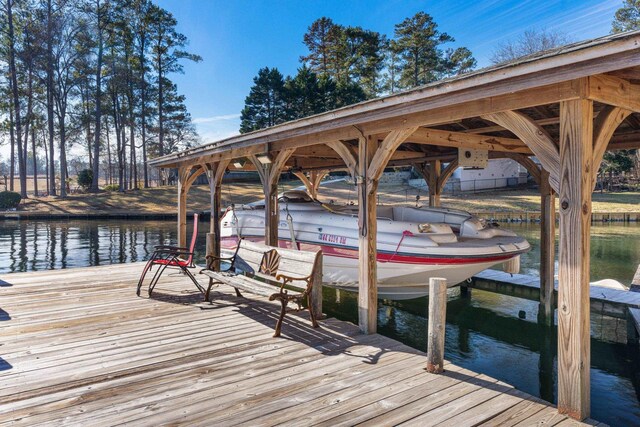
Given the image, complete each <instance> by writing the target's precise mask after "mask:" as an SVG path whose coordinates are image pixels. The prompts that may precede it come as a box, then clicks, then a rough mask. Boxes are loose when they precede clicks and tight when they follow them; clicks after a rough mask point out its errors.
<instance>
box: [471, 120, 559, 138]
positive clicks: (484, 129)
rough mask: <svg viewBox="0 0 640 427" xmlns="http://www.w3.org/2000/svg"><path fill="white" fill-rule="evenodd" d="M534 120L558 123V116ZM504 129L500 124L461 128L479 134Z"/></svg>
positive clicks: (539, 124) (540, 124)
mask: <svg viewBox="0 0 640 427" xmlns="http://www.w3.org/2000/svg"><path fill="white" fill-rule="evenodd" d="M535 122H536V124H537V125H538V126H548V125H557V124H558V123H560V117H549V118H547V119H540V120H536V121H535ZM505 130H507V129H505V128H503V127H502V126H485V127H481V128H475V129H468V130H463V131H462V133H475V134H481V133H493V132H504V131H505Z"/></svg>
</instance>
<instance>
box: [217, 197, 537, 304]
mask: <svg viewBox="0 0 640 427" xmlns="http://www.w3.org/2000/svg"><path fill="white" fill-rule="evenodd" d="M287 208H288V209H287ZM281 209H283V211H281V213H280V223H279V230H278V237H279V245H280V246H281V247H292V246H293V244H292V241H295V245H296V247H297V248H298V249H300V250H318V249H321V250H322V252H323V260H324V262H323V281H324V282H325V283H326V284H328V285H331V286H335V287H339V288H343V289H348V290H353V291H357V288H358V225H357V218H356V217H354V216H353V215H352V214H351V213H347V212H335V211H333V210H332V211H327V210H326V209H324V208H323V207H322V206H320V205H319V204H309V203H307V204H300V205H297V204H293V203H289V204H288V206H286V205H285V206H282V204H281ZM284 209H287V211H286V212H285V211H284ZM394 209H395V210H394V211H393V212H391V211H390V210H388V213H387V215H388V216H387V217H379V218H378V241H377V260H378V268H377V275H378V295H379V297H381V298H388V299H409V298H416V297H420V296H424V295H427V294H428V284H429V279H430V278H431V277H442V278H445V279H446V280H447V283H448V284H449V286H454V285H457V284H458V283H460V282H462V281H464V280H466V279H468V278H470V277H472V276H473V275H475V274H477V273H479V272H480V271H482V270H485V269H487V268H490V267H492V266H494V265H496V264H501V263H504V262H506V261H509V260H511V259H513V258H514V257H517V256H519V255H520V254H521V253H524V252H527V251H528V250H529V249H530V246H529V243H528V242H527V241H526V240H524V239H522V238H521V237H518V236H516V235H515V234H513V233H511V232H508V231H502V230H497V229H490V227H489V228H487V227H485V226H480V225H476V223H475V222H472V221H471V220H473V221H477V219H475V218H473V217H471V216H469V215H468V214H467V217H466V220H465V217H464V215H462V214H459V213H457V212H454V211H447V210H442V211H441V212H440V211H437V210H424V211H422V210H420V209H415V208H400V209H399V208H394ZM401 209H404V210H401ZM443 213H444V214H445V215H446V216H449V217H454V216H456V215H457V216H459V217H461V218H462V222H461V224H459V230H462V231H458V232H457V234H454V232H453V231H452V228H451V227H450V226H449V225H448V224H447V223H444V222H443V223H432V224H429V228H428V230H427V231H425V229H424V228H422V229H421V227H420V226H423V225H424V221H422V219H423V218H424V217H427V216H428V217H430V218H433V217H442V218H444V216H445V215H443ZM391 215H393V216H396V217H398V218H399V219H397V220H394V219H393V218H391V217H390V216H391ZM400 216H402V218H400ZM284 218H290V221H289V220H284ZM221 225H222V226H221V234H222V236H221V237H222V248H223V249H226V250H232V249H233V248H234V247H235V246H236V245H237V241H238V236H241V237H242V238H247V239H250V240H253V241H263V239H264V210H261V209H259V208H255V207H251V208H248V209H244V210H242V209H240V210H237V211H235V212H228V213H227V214H226V215H225V216H224V217H223V219H222V224H221ZM472 226H473V227H475V228H473V227H472ZM291 229H293V236H292V235H291V234H292V233H291ZM461 234H466V235H465V236H464V237H462V236H460V235H461ZM292 237H293V239H292Z"/></svg>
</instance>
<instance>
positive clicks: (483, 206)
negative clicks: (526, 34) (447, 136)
mask: <svg viewBox="0 0 640 427" xmlns="http://www.w3.org/2000/svg"><path fill="white" fill-rule="evenodd" d="M298 186H300V182H299V181H297V180H293V181H286V182H283V183H282V184H281V185H280V187H281V189H280V191H284V190H288V189H292V188H295V187H298ZM416 196H420V204H423V205H424V204H427V203H428V193H427V192H425V191H421V190H418V189H416V188H413V187H409V186H408V185H405V184H381V185H380V187H379V200H380V203H383V204H415V201H416ZM262 197H263V194H262V188H261V186H260V185H259V184H257V183H237V184H227V183H225V184H223V186H222V202H223V205H224V206H227V205H228V204H230V203H236V204H242V203H248V202H253V201H255V200H259V199H260V198H262ZM320 199H321V200H322V201H326V202H329V201H334V202H335V203H357V193H356V189H355V187H354V186H353V185H351V184H348V183H346V182H332V183H327V184H326V185H323V186H322V187H321V190H320ZM442 205H443V206H446V207H451V208H457V209H464V210H467V211H470V212H527V211H528V212H536V211H538V210H539V209H540V196H539V194H538V192H537V191H536V190H499V191H491V192H484V193H476V194H471V193H465V194H463V195H444V196H443V197H442ZM188 209H189V211H205V210H207V209H209V188H208V186H194V187H192V189H191V190H190V192H189V197H188ZM175 210H176V188H175V187H160V188H149V189H146V190H137V191H128V192H126V193H117V192H102V193H98V194H73V195H70V196H69V197H67V198H66V199H61V198H53V197H44V198H29V199H26V200H24V201H23V203H22V204H21V206H20V209H19V211H20V212H26V213H37V214H44V215H46V214H52V215H56V214H57V215H60V214H67V215H75V214H82V215H92V214H95V215H142V214H173V213H175ZM593 211H594V212H638V211H640V193H639V192H625V193H603V194H601V193H594V195H593Z"/></svg>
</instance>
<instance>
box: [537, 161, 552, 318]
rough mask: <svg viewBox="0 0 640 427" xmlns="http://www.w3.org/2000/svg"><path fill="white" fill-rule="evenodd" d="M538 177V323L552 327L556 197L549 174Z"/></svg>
mask: <svg viewBox="0 0 640 427" xmlns="http://www.w3.org/2000/svg"><path fill="white" fill-rule="evenodd" d="M541 172H542V173H541V176H540V198H541V200H540V205H541V206H540V212H541V215H540V305H539V308H538V322H540V323H541V324H544V325H553V313H554V307H553V290H554V282H555V263H556V252H555V242H556V196H555V193H554V192H553V190H552V189H551V185H550V184H549V173H548V172H547V171H545V170H544V169H543V170H542V171H541Z"/></svg>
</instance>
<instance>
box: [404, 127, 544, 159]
mask: <svg viewBox="0 0 640 427" xmlns="http://www.w3.org/2000/svg"><path fill="white" fill-rule="evenodd" d="M407 142H414V143H417V144H430V145H437V146H440V147H457V148H462V147H464V148H474V149H477V150H489V151H505V152H511V153H522V154H532V153H531V150H530V149H529V147H527V146H526V145H525V144H524V143H523V142H522V141H520V140H519V139H514V138H501V137H496V136H483V135H474V134H471V133H463V132H450V131H446V130H439V129H428V128H418V129H417V130H416V131H415V132H414V133H413V134H412V135H411V136H409V137H408V138H407Z"/></svg>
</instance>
